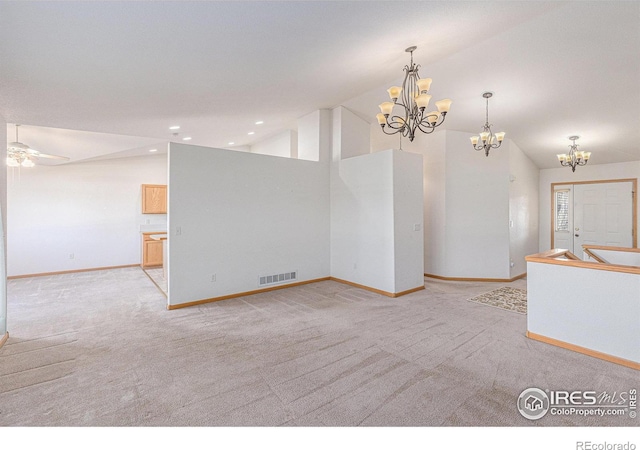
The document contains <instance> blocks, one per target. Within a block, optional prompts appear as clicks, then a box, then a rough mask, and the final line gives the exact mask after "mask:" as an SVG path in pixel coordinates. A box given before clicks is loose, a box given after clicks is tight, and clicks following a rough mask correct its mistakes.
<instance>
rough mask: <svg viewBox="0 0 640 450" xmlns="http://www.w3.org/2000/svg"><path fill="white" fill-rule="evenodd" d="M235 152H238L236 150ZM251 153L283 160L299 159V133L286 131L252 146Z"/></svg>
mask: <svg viewBox="0 0 640 450" xmlns="http://www.w3.org/2000/svg"><path fill="white" fill-rule="evenodd" d="M234 150H237V149H235V148H234ZM251 153H259V154H261V155H272V156H281V157H283V158H297V157H298V133H296V132H295V131H293V130H285V131H283V132H282V133H278V134H276V135H275V136H271V137H269V138H267V139H264V140H262V141H260V142H256V143H255V144H253V145H251Z"/></svg>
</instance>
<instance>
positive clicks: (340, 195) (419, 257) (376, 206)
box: [331, 150, 424, 293]
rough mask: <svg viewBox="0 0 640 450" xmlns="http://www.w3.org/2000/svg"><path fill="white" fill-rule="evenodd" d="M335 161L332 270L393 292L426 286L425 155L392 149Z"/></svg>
mask: <svg viewBox="0 0 640 450" xmlns="http://www.w3.org/2000/svg"><path fill="white" fill-rule="evenodd" d="M336 164H337V167H336V168H335V169H334V173H332V183H331V276H333V277H335V278H339V279H342V280H346V281H350V282H353V283H357V284H361V285H364V286H368V287H372V288H375V289H379V290H382V291H385V292H389V293H398V292H402V291H406V290H409V289H414V288H416V287H420V286H422V285H423V284H424V280H423V271H424V267H423V253H422V247H423V246H422V214H423V212H422V205H423V200H422V171H421V168H422V163H421V156H420V155H415V154H411V153H404V152H400V151H397V150H388V151H384V152H377V153H372V154H366V155H361V156H357V157H352V158H347V159H343V160H341V161H339V162H337V163H336ZM414 225H418V230H414Z"/></svg>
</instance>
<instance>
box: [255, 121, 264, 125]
mask: <svg viewBox="0 0 640 450" xmlns="http://www.w3.org/2000/svg"><path fill="white" fill-rule="evenodd" d="M263 123H264V121H263V120H258V121H257V122H256V125H262V124H263Z"/></svg>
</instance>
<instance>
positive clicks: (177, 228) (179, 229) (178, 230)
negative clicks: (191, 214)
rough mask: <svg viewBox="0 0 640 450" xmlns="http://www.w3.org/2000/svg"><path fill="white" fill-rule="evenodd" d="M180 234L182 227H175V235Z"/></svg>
mask: <svg viewBox="0 0 640 450" xmlns="http://www.w3.org/2000/svg"><path fill="white" fill-rule="evenodd" d="M181 234H182V227H176V236H180V235H181Z"/></svg>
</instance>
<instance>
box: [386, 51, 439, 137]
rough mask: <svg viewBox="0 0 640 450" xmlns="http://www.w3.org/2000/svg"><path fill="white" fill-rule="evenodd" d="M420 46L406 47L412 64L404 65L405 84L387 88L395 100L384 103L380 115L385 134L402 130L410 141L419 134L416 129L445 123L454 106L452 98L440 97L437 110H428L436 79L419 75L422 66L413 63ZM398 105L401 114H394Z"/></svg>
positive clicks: (427, 130) (427, 129)
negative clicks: (433, 83) (433, 82)
mask: <svg viewBox="0 0 640 450" xmlns="http://www.w3.org/2000/svg"><path fill="white" fill-rule="evenodd" d="M416 48H417V47H416V46H412V47H409V48H407V49H406V50H405V51H406V52H408V53H410V54H411V63H410V65H408V66H404V72H405V75H404V81H403V82H402V87H400V86H392V87H390V88H389V89H388V90H387V92H389V97H390V98H391V101H390V102H384V103H382V104H380V105H379V106H380V111H381V112H380V113H378V114H377V115H376V118H377V119H378V123H379V124H380V126H381V127H382V131H383V132H384V133H385V134H396V133H401V136H403V137H406V138H409V140H410V141H413V139H414V138H415V137H416V131H422V132H423V133H427V134H429V133H433V132H434V131H435V129H436V127H438V126H440V125H442V123H443V122H444V119H445V116H446V115H447V113H448V112H449V108H450V106H451V100H449V99H444V100H439V101H437V102H436V108H437V109H438V110H437V111H430V112H427V113H425V109H426V108H427V106H429V101H430V100H431V95H429V88H430V87H431V81H432V80H431V78H420V75H418V69H419V68H420V65H419V64H414V63H413V51H414V50H415V49H416ZM394 106H398V107H399V108H400V111H399V112H398V113H397V114H393V107H394Z"/></svg>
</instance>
